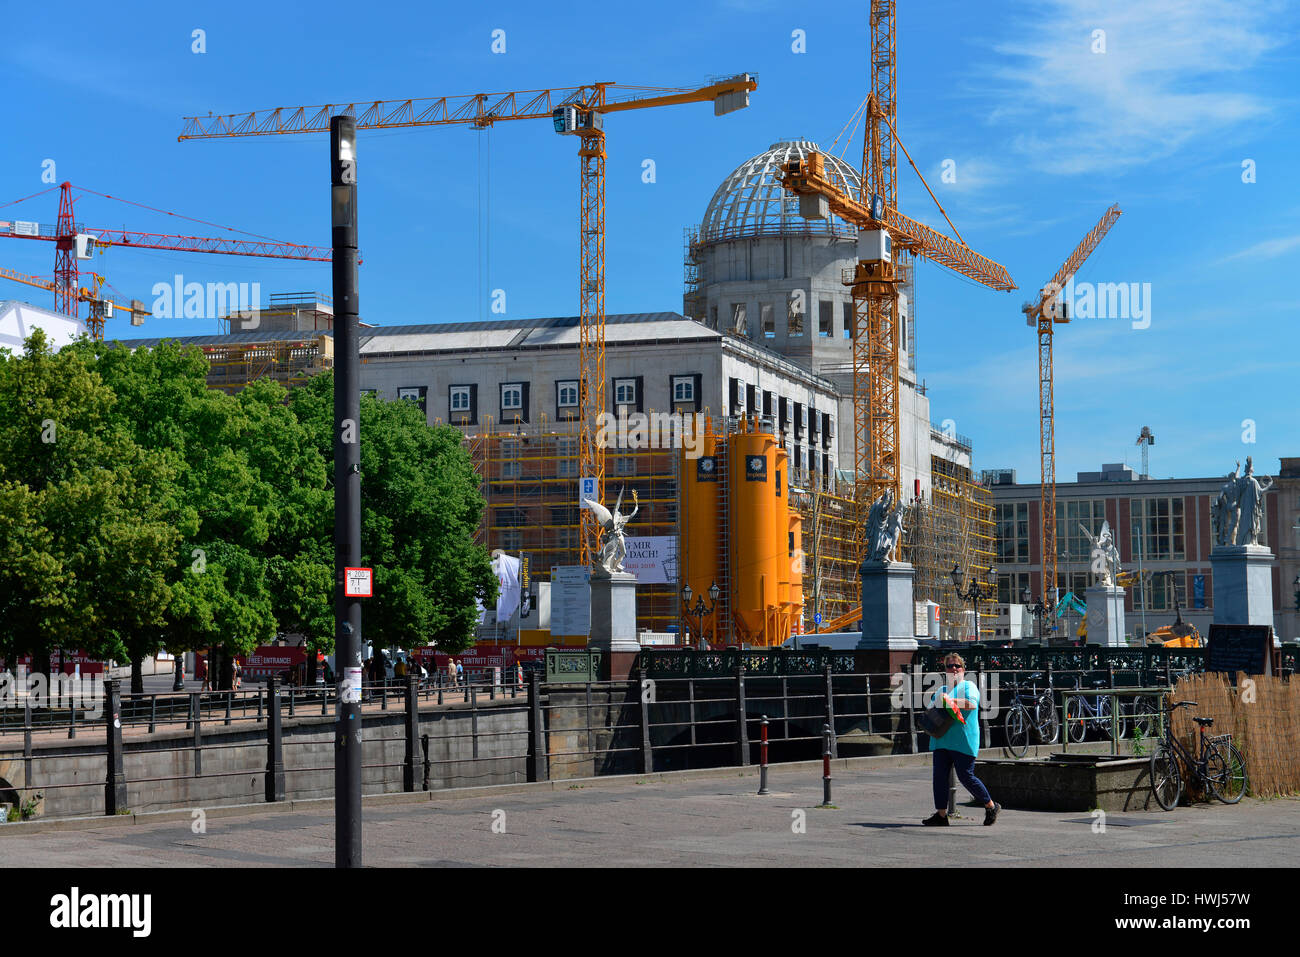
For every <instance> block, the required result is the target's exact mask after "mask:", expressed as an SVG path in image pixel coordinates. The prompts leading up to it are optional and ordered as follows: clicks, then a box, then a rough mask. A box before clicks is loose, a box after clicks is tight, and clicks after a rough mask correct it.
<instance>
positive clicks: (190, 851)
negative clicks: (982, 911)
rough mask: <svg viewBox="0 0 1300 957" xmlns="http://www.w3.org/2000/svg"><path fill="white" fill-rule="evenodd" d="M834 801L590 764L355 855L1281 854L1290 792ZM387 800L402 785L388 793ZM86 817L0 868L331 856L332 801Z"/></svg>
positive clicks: (1289, 858)
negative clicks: (1191, 802) (1211, 798)
mask: <svg viewBox="0 0 1300 957" xmlns="http://www.w3.org/2000/svg"><path fill="white" fill-rule="evenodd" d="M836 775H837V778H836V780H835V782H834V794H833V797H834V802H835V804H836V805H837V806H836V807H834V808H829V809H819V808H817V807H815V805H817V804H818V803H820V801H821V793H822V792H821V778H820V769H816V770H813V769H810V768H809V767H808V766H804V767H800V768H795V767H784V768H782V767H774V768H773V769H772V771H771V790H772V793H771V794H770V795H768V796H765V797H758V796H757V795H756V794H755V793H754V792H755V790H756V789H757V781H756V777H755V774H754V772H753V770H752V769H751V770H748V771H745V772H739V771H736V772H723V773H720V774H715V775H713V776H710V777H705V778H700V777H686V776H667V777H666V778H664V779H653V778H652V779H638V778H635V777H631V778H620V779H611V778H605V779H599V780H595V781H581V782H574V783H573V784H571V785H565V784H563V783H562V782H561V783H559V784H557V785H556V788H555V789H554V790H550V789H540V788H537V787H536V786H529V787H525V788H522V789H515V790H511V791H506V792H502V791H497V792H491V793H479V794H471V793H470V792H460V796H458V797H455V798H451V797H448V796H438V795H436V794H435V796H434V799H433V800H421V801H419V802H418V803H391V802H390V803H372V802H370V801H369V800H368V802H367V804H366V807H365V810H364V829H365V831H364V846H365V861H366V863H367V864H368V865H378V866H393V867H448V866H453V867H458V866H466V867H476V866H490V867H521V866H522V867H543V866H545V867H553V866H579V867H582V866H602V867H608V866H624V867H661V866H705V867H729V866H759V867H762V866H771V867H786V866H821V867H826V866H830V867H861V866H866V867H890V866H900V865H911V866H915V865H925V864H937V863H940V862H942V863H944V864H950V865H952V864H976V865H982V866H995V867H1016V866H1035V867H1097V868H1129V867H1190V866H1215V867H1222V866H1224V865H1231V866H1233V867H1283V866H1294V863H1295V861H1297V860H1300V800H1297V799H1276V800H1270V801H1258V800H1253V799H1251V798H1246V799H1244V800H1243V801H1242V802H1241V804H1239V805H1236V806H1224V805H1219V804H1213V805H1209V804H1201V805H1196V806H1193V807H1182V808H1179V809H1177V810H1176V811H1174V812H1171V813H1165V812H1136V813H1111V814H1107V815H1105V816H1104V819H1103V818H1098V817H1094V815H1095V814H1098V813H1099V812H1093V814H1088V813H1077V812H1076V813H1053V812H1043V811H1012V810H1004V811H1003V812H1002V814H1001V816H1000V817H999V819H998V821H997V823H996V824H995V825H994V826H992V827H983V826H982V823H981V822H982V820H983V811H982V810H981V809H978V808H965V807H962V808H960V810H961V811H962V812H963V813H964V814H965V815H967V816H966V817H965V818H963V819H961V820H957V821H954V822H953V824H952V825H951V826H950V827H947V828H927V827H922V826H921V823H920V822H921V819H922V817H924V816H925V815H927V814H928V813H929V810H930V809H929V807H928V805H929V803H930V800H929V794H930V769H929V768H928V767H885V768H872V769H856V768H855V769H853V770H847V771H846V770H839V771H837V772H836ZM399 800H402V801H405V800H407V798H406V796H402V797H401V798H399ZM136 821H137V823H135V824H129V823H126V822H125V821H119V822H113V824H107V825H103V826H96V827H92V828H80V827H79V828H78V829H77V830H60V829H54V828H47V829H41V830H33V831H31V832H26V831H25V829H18V828H16V827H15V826H11V825H6V826H4V827H3V828H0V860H3V861H4V862H5V865H6V866H7V867H21V866H36V867H79V866H99V867H142V868H147V867H156V866H166V867H258V866H268V865H269V866H290V867H330V866H333V863H334V851H333V827H334V817H333V806H332V804H329V803H313V804H309V805H306V806H304V805H303V804H301V803H300V804H298V805H295V806H294V807H293V808H290V809H287V810H279V809H277V810H275V811H270V812H268V811H262V812H261V813H250V812H248V811H242V810H241V811H238V812H236V813H233V814H231V813H229V812H225V811H223V812H221V813H220V814H218V813H216V812H214V813H212V814H210V815H208V816H207V817H206V831H205V832H202V833H196V832H195V822H194V815H193V814H192V813H183V814H177V813H176V812H170V813H169V814H167V815H162V816H158V817H157V818H154V817H153V816H150V815H139V816H138V817H137V818H136Z"/></svg>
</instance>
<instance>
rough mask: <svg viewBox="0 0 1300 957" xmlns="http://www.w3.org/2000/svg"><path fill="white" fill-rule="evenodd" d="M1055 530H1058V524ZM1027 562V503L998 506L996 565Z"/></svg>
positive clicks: (1009, 503)
mask: <svg viewBox="0 0 1300 957" xmlns="http://www.w3.org/2000/svg"><path fill="white" fill-rule="evenodd" d="M1057 528H1058V529H1059V528H1060V525H1059V523H1058V525H1057ZM1027 561H1029V503H1028V502H1007V503H1003V504H999V505H998V563H999V564H1003V565H1005V564H1007V563H1010V562H1027Z"/></svg>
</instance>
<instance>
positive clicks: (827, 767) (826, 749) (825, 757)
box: [822, 724, 831, 807]
mask: <svg viewBox="0 0 1300 957" xmlns="http://www.w3.org/2000/svg"><path fill="white" fill-rule="evenodd" d="M830 804H831V726H830V725H828V724H824V725H822V807H830Z"/></svg>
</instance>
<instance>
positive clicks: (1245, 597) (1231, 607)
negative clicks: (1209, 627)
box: [1210, 545, 1273, 627]
mask: <svg viewBox="0 0 1300 957" xmlns="http://www.w3.org/2000/svg"><path fill="white" fill-rule="evenodd" d="M1210 567H1211V569H1213V571H1214V621H1215V624H1219V625H1269V626H1270V627H1271V626H1272V624H1273V553H1272V552H1271V551H1270V550H1269V548H1268V546H1266V545H1216V546H1215V547H1214V548H1213V549H1212V550H1211V552H1210Z"/></svg>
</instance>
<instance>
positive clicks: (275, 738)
mask: <svg viewBox="0 0 1300 957" xmlns="http://www.w3.org/2000/svg"><path fill="white" fill-rule="evenodd" d="M275 682H276V678H275V676H274V675H271V676H270V677H268V678H267V679H266V715H267V720H266V800H267V802H268V803H274V802H276V801H283V800H284V746H283V736H282V734H281V730H280V694H279V689H278V688H277V687H276V686H275ZM257 700H258V703H259V704H260V703H261V701H262V692H261V690H260V689H259V690H258V693H257Z"/></svg>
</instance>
